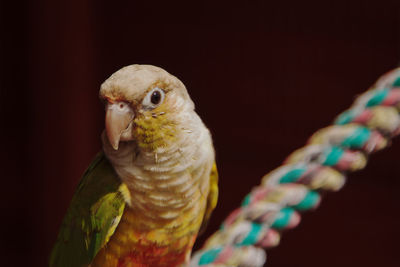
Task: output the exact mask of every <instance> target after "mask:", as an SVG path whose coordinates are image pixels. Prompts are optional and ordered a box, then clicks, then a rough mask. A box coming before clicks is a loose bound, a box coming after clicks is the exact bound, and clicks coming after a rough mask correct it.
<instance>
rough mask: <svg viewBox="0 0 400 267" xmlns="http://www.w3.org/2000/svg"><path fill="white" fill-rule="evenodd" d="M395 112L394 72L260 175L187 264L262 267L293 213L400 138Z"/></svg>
mask: <svg viewBox="0 0 400 267" xmlns="http://www.w3.org/2000/svg"><path fill="white" fill-rule="evenodd" d="M399 112H400V68H398V69H394V70H392V71H390V72H388V73H387V74H385V75H383V76H382V77H381V78H380V79H379V80H378V81H377V82H376V83H375V84H374V85H373V86H372V87H371V88H370V89H369V90H368V91H366V92H365V93H363V94H362V95H360V96H359V97H358V98H357V99H356V100H355V102H354V104H353V105H352V106H351V107H350V109H348V110H346V111H345V112H343V113H341V114H340V115H339V116H338V117H337V118H336V120H335V122H334V123H333V125H331V126H328V127H326V128H323V129H321V130H319V131H317V132H316V133H314V134H313V135H312V136H311V138H310V139H309V141H308V142H307V145H306V146H305V147H303V148H300V149H298V150H296V151H294V152H293V153H292V154H291V155H289V157H288V158H287V159H286V160H285V161H284V163H283V165H282V166H280V167H278V168H277V169H275V170H273V171H271V172H270V173H268V174H266V175H265V176H264V177H263V178H262V180H261V184H260V185H259V186H257V187H255V188H253V190H252V191H251V192H250V193H249V194H248V195H247V196H246V197H245V198H244V200H243V203H242V205H241V207H239V208H238V209H236V210H234V211H233V212H232V213H231V214H230V215H229V216H228V217H227V218H226V219H225V221H224V222H223V224H222V226H221V229H220V230H218V231H217V232H215V233H214V234H213V235H212V236H211V237H210V238H209V239H208V240H207V241H206V243H205V245H204V246H203V248H202V249H201V250H200V251H197V252H196V253H194V255H193V257H192V259H191V263H190V266H191V267H197V266H203V267H222V266H249V267H250V266H251V267H253V266H254V267H257V266H263V265H264V263H265V261H266V253H265V251H264V249H266V248H271V247H275V246H277V245H278V244H279V240H280V232H279V231H280V230H283V229H290V228H293V227H296V226H297V225H298V224H299V223H300V214H299V212H301V211H305V210H310V209H315V208H316V207H317V206H318V204H319V202H320V200H321V197H320V194H319V193H318V191H322V190H328V191H337V190H339V189H341V188H342V186H343V185H344V184H345V180H346V174H347V173H348V172H353V171H357V170H361V169H363V168H364V167H365V165H366V163H367V158H368V155H369V154H371V153H373V152H375V151H378V150H381V149H383V148H385V147H386V146H388V145H389V144H390V139H392V138H393V137H395V136H396V135H398V134H400V116H399Z"/></svg>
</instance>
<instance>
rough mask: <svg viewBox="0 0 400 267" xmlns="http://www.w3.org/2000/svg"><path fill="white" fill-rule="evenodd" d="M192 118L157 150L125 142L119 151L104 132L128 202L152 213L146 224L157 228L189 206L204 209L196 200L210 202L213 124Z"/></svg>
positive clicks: (136, 208)
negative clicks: (208, 200)
mask: <svg viewBox="0 0 400 267" xmlns="http://www.w3.org/2000/svg"><path fill="white" fill-rule="evenodd" d="M190 117H191V121H186V122H185V124H184V125H185V127H178V128H179V129H181V131H180V132H179V133H178V134H177V138H175V140H174V142H171V143H169V144H168V145H167V146H165V147H162V148H157V149H154V150H148V149H147V150H144V149H140V148H139V146H138V145H137V144H135V142H125V143H124V142H122V143H121V144H120V147H119V149H118V150H117V151H115V150H113V149H112V148H111V146H110V145H109V144H108V142H107V138H106V137H105V135H104V134H103V143H104V145H103V150H104V152H105V154H106V156H107V157H108V159H109V160H110V161H111V163H112V165H113V167H114V169H115V171H116V172H117V174H118V175H119V176H120V178H121V180H122V181H123V182H124V183H125V184H126V185H127V187H128V189H129V192H130V200H128V201H130V203H128V204H129V206H130V207H131V208H132V209H133V210H134V211H137V212H138V213H140V214H141V216H145V217H147V219H144V220H143V223H144V224H145V225H146V226H144V227H149V228H157V227H159V225H158V224H159V223H160V222H163V223H167V222H171V221H174V220H176V219H177V218H178V217H179V216H180V215H182V212H184V211H187V210H191V213H196V212H197V213H198V214H201V213H202V212H204V205H198V207H196V206H195V205H194V204H195V203H196V202H200V203H205V200H204V198H205V197H206V196H207V194H208V186H209V185H208V182H209V174H210V170H211V166H212V164H213V162H214V151H213V148H212V142H211V137H210V133H209V131H208V129H207V128H206V127H205V126H204V124H203V123H202V122H201V120H200V118H199V117H198V116H197V114H196V115H195V116H190ZM193 208H195V209H196V210H193ZM198 214H197V216H198Z"/></svg>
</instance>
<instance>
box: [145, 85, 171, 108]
mask: <svg viewBox="0 0 400 267" xmlns="http://www.w3.org/2000/svg"><path fill="white" fill-rule="evenodd" d="M164 96H165V93H164V91H163V90H162V89H160V88H158V87H155V88H153V90H151V91H150V92H148V93H147V95H146V96H145V97H144V99H143V103H142V104H143V107H144V108H146V109H153V108H156V107H157V106H158V105H160V104H161V103H162V102H163V101H164Z"/></svg>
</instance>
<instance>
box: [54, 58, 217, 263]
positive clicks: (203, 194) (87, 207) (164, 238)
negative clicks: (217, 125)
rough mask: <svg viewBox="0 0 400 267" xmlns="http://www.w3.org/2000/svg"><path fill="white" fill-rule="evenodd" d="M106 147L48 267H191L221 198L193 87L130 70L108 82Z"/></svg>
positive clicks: (157, 71)
mask: <svg viewBox="0 0 400 267" xmlns="http://www.w3.org/2000/svg"><path fill="white" fill-rule="evenodd" d="M99 97H100V99H101V101H102V102H103V103H104V106H105V129H104V131H103V132H102V134H101V141H102V149H101V151H100V152H99V153H98V154H97V156H96V157H95V158H94V160H93V161H92V162H91V164H90V165H89V167H88V168H87V170H86V171H85V172H84V174H83V176H82V178H81V180H80V182H79V184H78V186H77V188H76V191H75V193H74V195H73V197H72V200H71V202H70V206H69V208H68V209H67V212H66V215H65V217H64V219H63V221H62V223H61V227H60V231H59V234H58V236H57V240H56V242H55V245H54V247H53V249H52V251H51V254H50V258H49V266H50V267H147V266H154V267H158V266H159V267H163V266H188V264H189V261H190V256H191V250H192V247H193V245H194V242H195V239H196V237H197V235H198V234H199V233H200V232H201V231H203V229H204V227H205V226H206V225H207V221H208V220H209V218H210V216H211V213H212V211H213V210H214V208H215V207H216V204H217V198H218V171H217V167H216V163H215V151H214V146H213V142H212V137H211V133H210V131H209V129H208V128H207V127H206V126H205V124H204V123H203V121H202V120H201V119H200V117H199V115H198V114H197V113H196V112H195V108H194V103H193V101H192V100H191V98H190V96H189V94H188V92H187V89H186V87H185V85H184V84H183V83H182V82H181V81H180V80H179V79H178V78H177V77H175V76H173V75H171V74H169V73H168V72H167V71H165V70H164V69H162V68H159V67H156V66H152V65H138V64H135V65H129V66H126V67H123V68H122V69H120V70H118V71H117V72H115V73H114V74H112V75H111V76H110V77H109V78H108V79H107V80H106V81H105V82H104V83H103V84H102V85H101V86H100V91H99Z"/></svg>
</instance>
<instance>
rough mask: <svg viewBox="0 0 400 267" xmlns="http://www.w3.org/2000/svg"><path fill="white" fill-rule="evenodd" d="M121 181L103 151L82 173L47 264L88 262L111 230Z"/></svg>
mask: <svg viewBox="0 0 400 267" xmlns="http://www.w3.org/2000/svg"><path fill="white" fill-rule="evenodd" d="M121 185H122V183H121V181H120V179H119V178H118V176H117V175H116V173H115V171H114V170H113V168H112V166H111V164H110V163H109V161H108V160H107V159H106V157H105V156H104V154H103V153H99V154H98V155H97V156H96V158H95V159H94V160H93V162H92V163H91V165H90V166H89V168H88V169H87V170H86V172H85V173H84V175H83V177H82V180H81V182H80V183H79V185H78V187H77V190H76V192H75V195H74V196H73V198H72V200H71V203H70V206H69V208H68V211H67V213H66V215H65V217H64V220H63V222H62V225H61V228H60V232H59V234H58V238H57V241H56V244H55V245H54V248H53V251H52V253H51V256H50V262H49V263H50V266H52V267H53V266H54V267H55V266H57V267H73V266H79V267H81V266H88V265H89V264H90V263H91V262H92V261H93V259H94V258H95V256H96V255H97V253H98V251H99V250H100V248H101V247H103V246H104V244H106V243H107V241H108V239H109V238H110V236H111V235H112V233H113V232H114V230H115V228H116V226H117V225H118V221H119V219H120V218H121V216H122V213H123V210H124V207H125V201H124V198H123V195H122V191H121Z"/></svg>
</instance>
